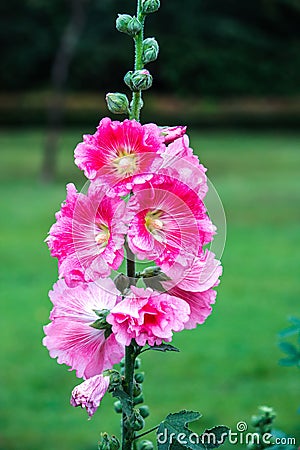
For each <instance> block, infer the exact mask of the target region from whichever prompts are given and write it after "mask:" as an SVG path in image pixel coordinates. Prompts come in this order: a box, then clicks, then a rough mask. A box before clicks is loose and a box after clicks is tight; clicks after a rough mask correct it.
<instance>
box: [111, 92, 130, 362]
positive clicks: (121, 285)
mask: <svg viewBox="0 0 300 450" xmlns="http://www.w3.org/2000/svg"><path fill="white" fill-rule="evenodd" d="M126 99H127V97H126ZM114 283H115V285H116V288H117V289H118V290H119V291H120V292H121V293H122V294H123V293H124V292H125V291H126V289H128V288H129V286H130V280H129V278H128V277H127V276H126V275H124V273H119V274H118V275H117V276H116V277H115V278H114ZM123 365H124V364H123Z"/></svg>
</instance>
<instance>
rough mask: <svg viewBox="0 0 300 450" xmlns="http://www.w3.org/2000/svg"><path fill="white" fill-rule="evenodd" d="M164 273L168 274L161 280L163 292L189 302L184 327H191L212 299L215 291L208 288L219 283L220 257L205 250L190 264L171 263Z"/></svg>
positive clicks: (208, 310) (201, 318) (200, 320)
mask: <svg viewBox="0 0 300 450" xmlns="http://www.w3.org/2000/svg"><path fill="white" fill-rule="evenodd" d="M165 273H166V274H167V276H168V277H169V278H170V280H169V281H163V282H162V283H161V284H162V286H163V288H164V289H166V292H167V293H168V294H170V295H173V296H175V297H178V298H181V299H183V300H185V301H186V302H187V303H188V304H189V306H190V309H191V313H190V317H189V320H188V322H187V323H186V324H185V326H184V327H185V328H187V329H191V328H195V327H196V326H197V324H201V323H203V322H204V321H205V319H206V318H207V317H208V316H209V315H210V313H211V311H212V307H211V305H212V304H213V303H215V298H216V295H217V293H216V291H215V290H214V289H212V288H213V287H215V286H217V285H218V284H219V277H220V276H221V275H222V266H221V263H220V261H218V260H217V259H215V255H214V254H213V253H212V252H210V251H208V250H207V251H206V252H205V253H204V254H203V255H202V257H201V258H195V259H194V261H193V263H192V264H191V266H188V267H185V268H184V267H182V266H181V265H180V264H174V265H173V267H171V268H170V269H168V270H166V272H165Z"/></svg>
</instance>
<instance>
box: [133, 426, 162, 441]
mask: <svg viewBox="0 0 300 450" xmlns="http://www.w3.org/2000/svg"><path fill="white" fill-rule="evenodd" d="M158 427H159V425H156V426H155V427H153V428H150V430H147V431H144V433H141V434H139V435H137V436H135V439H140V438H141V437H143V436H146V435H147V434H149V433H152V431H155V430H157V428H158Z"/></svg>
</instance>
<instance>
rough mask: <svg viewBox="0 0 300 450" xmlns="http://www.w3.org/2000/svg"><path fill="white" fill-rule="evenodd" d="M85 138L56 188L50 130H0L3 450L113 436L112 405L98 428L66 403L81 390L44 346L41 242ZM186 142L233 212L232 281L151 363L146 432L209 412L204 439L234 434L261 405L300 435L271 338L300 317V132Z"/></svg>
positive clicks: (293, 374) (292, 377)
mask: <svg viewBox="0 0 300 450" xmlns="http://www.w3.org/2000/svg"><path fill="white" fill-rule="evenodd" d="M82 131H84V132H86V131H92V130H81V131H79V130H69V131H67V132H65V133H64V135H63V138H62V143H61V146H62V150H61V152H60V155H59V164H58V166H59V178H58V181H57V182H56V183H55V184H54V185H52V186H45V185H42V184H40V183H39V182H38V172H39V168H40V166H41V148H42V145H43V141H44V133H43V131H42V130H27V131H22V130H17V129H14V130H7V131H5V130H4V131H3V130H2V132H1V133H0V145H1V165H0V172H1V198H2V206H1V233H0V239H1V255H2V257H1V263H2V268H1V272H0V277H1V286H2V292H3V295H2V301H1V305H0V308H1V310H0V317H1V326H0V342H1V350H0V351H1V353H0V361H1V371H0V399H1V400H0V450H11V449H12V450H19V449H20V450H21V449H22V450H56V449H57V450H71V449H72V450H91V449H96V448H97V445H96V443H97V439H98V436H99V433H100V431H105V430H106V431H108V432H110V433H118V420H119V416H116V415H115V413H114V412H112V408H111V405H112V399H111V398H110V397H109V396H106V398H105V400H104V402H103V406H102V407H101V409H100V410H99V411H98V413H97V414H96V415H95V416H94V418H93V419H92V420H91V421H88V420H87V418H86V414H85V412H84V411H81V410H79V409H75V408H72V407H71V406H69V394H70V391H71V389H72V388H73V386H74V385H75V384H77V383H78V381H77V380H76V378H75V376H74V374H73V373H69V372H68V370H67V368H66V367H65V366H59V365H57V364H56V362H55V361H54V360H52V359H50V357H49V355H48V352H47V350H46V349H45V348H43V347H42V344H41V340H42V336H43V331H42V326H43V325H44V324H46V323H47V322H48V316H49V311H50V309H51V304H50V302H49V301H48V299H47V291H48V290H49V289H50V288H51V286H52V284H53V283H54V281H55V280H56V277H57V269H56V261H55V260H52V259H51V258H50V256H49V253H48V249H47V247H46V245H45V244H44V243H43V240H44V238H45V236H46V233H47V231H48V229H49V227H50V225H51V224H52V222H53V221H54V212H55V211H57V210H58V209H59V206H60V203H61V201H62V200H63V199H64V198H65V187H64V185H65V183H66V182H69V181H74V180H75V182H76V183H77V186H78V187H79V188H80V187H81V186H82V185H83V182H84V180H83V177H82V176H81V174H80V172H79V170H78V169H77V168H76V167H75V166H74V164H73V156H72V154H73V149H74V146H75V144H76V143H77V142H78V141H80V140H81V133H82ZM191 143H192V146H193V148H194V149H196V150H197V152H198V154H199V156H200V158H201V161H202V162H203V163H204V164H205V165H206V166H207V167H209V178H210V180H211V181H212V182H213V183H214V185H215V187H216V189H217V191H218V193H219V195H220V197H221V198H222V201H223V204H224V208H225V211H226V215H227V221H228V237H227V244H226V248H225V253H224V256H223V265H224V275H223V277H222V282H221V285H220V287H219V289H218V290H219V293H218V297H217V303H216V305H215V307H214V311H213V314H212V316H211V317H210V318H209V319H208V320H207V322H206V323H205V324H204V325H203V326H201V327H199V328H198V329H196V330H192V331H188V332H183V333H181V334H179V335H177V336H176V337H175V339H174V344H175V345H177V346H178V347H180V348H181V350H182V351H181V353H179V354H175V353H174V354H166V355H165V354H160V353H156V352H148V353H146V354H145V355H144V358H143V368H144V370H145V371H146V373H147V378H146V383H145V387H144V390H145V396H146V401H147V403H148V404H149V406H150V407H151V412H152V414H151V416H150V418H149V420H148V425H149V427H150V426H152V425H155V424H156V423H157V422H158V421H159V420H160V419H162V418H163V417H164V416H165V415H166V414H167V413H168V412H169V411H173V412H175V411H178V410H180V409H182V408H188V409H194V410H199V411H201V412H202V413H203V415H204V417H203V419H201V421H200V422H199V427H198V428H197V426H195V427H194V429H195V430H196V431H199V430H200V429H203V428H204V427H210V426H213V425H215V424H217V423H224V424H226V425H229V426H230V427H232V429H233V431H235V430H236V423H237V422H238V421H240V420H245V421H249V418H250V416H251V415H252V414H254V413H256V408H257V406H259V405H262V404H266V405H269V406H273V407H274V408H275V410H276V411H277V413H278V418H277V421H276V425H277V427H278V428H282V429H283V430H284V431H286V432H288V433H290V434H292V435H297V437H298V438H299V437H300V431H299V415H297V408H298V406H299V405H300V396H299V371H297V369H296V368H283V367H280V366H278V359H279V358H280V357H281V356H282V354H281V352H280V350H279V349H278V347H277V338H276V335H277V332H278V331H279V330H281V329H283V328H285V327H286V326H287V322H286V319H287V317H288V316H289V315H298V316H299V306H298V305H299V298H300V282H299V267H300V226H299V222H300V207H299V206H300V176H299V168H300V134H280V133H279V132H278V133H259V134H258V133H250V132H247V133H246V132H245V133H243V132H216V131H211V132H193V133H191Z"/></svg>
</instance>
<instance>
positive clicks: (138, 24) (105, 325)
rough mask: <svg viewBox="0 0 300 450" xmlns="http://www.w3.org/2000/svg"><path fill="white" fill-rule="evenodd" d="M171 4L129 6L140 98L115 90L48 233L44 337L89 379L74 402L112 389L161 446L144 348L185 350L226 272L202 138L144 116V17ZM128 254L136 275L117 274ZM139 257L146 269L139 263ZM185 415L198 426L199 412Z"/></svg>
mask: <svg viewBox="0 0 300 450" xmlns="http://www.w3.org/2000/svg"><path fill="white" fill-rule="evenodd" d="M159 7H160V0H137V11H136V15H135V16H130V15H129V14H120V15H119V16H118V18H117V21H116V27H117V30H118V31H120V32H122V33H125V34H126V35H128V36H130V37H131V38H133V40H134V45H135V60H134V67H133V70H130V71H128V72H127V74H126V75H125V77H124V82H125V84H126V85H127V87H129V89H130V90H131V91H132V99H131V101H130V100H129V99H128V98H127V95H126V94H123V93H118V92H116V93H110V94H107V96H106V101H107V104H108V109H109V110H110V111H111V112H113V113H116V114H123V113H125V114H128V119H125V120H123V121H113V120H111V119H110V118H108V117H106V118H103V119H102V120H101V121H100V123H99V126H98V127H97V130H96V132H95V133H94V134H87V135H84V137H83V141H82V142H80V143H79V144H78V145H77V147H76V149H75V152H74V156H75V163H76V165H77V166H78V167H79V169H81V170H83V172H84V174H85V176H86V177H87V179H88V186H87V188H86V189H85V190H84V191H82V192H78V191H77V190H76V188H75V186H74V185H73V184H72V183H69V184H68V185H67V196H66V200H65V202H64V203H63V204H62V206H61V209H60V211H59V212H57V213H56V216H55V217H56V222H55V223H54V225H52V227H51V229H50V231H49V235H48V237H47V238H46V242H47V244H48V246H49V249H50V252H51V255H52V256H53V257H55V258H57V260H58V275H59V280H58V281H57V283H55V285H54V287H53V290H52V291H50V293H49V297H50V300H51V302H52V304H53V308H52V311H51V313H50V323H49V324H48V325H46V326H45V327H44V332H45V337H44V339H43V344H44V345H45V346H46V347H47V348H48V350H49V353H50V356H51V357H52V358H57V362H58V363H59V364H66V365H67V366H69V368H70V370H75V371H76V375H77V377H78V378H83V380H84V381H83V382H82V383H81V384H79V385H77V386H76V387H75V388H74V389H73V391H72V394H71V400H70V403H71V405H72V406H74V407H77V406H80V407H81V408H82V409H85V410H86V412H87V414H88V416H89V417H90V418H91V417H92V416H94V414H95V412H96V410H97V409H98V407H99V405H100V403H101V401H102V398H103V397H104V395H105V394H106V392H109V393H112V395H113V397H114V398H116V399H117V401H116V402H115V403H114V407H115V410H116V412H118V413H121V414H122V420H121V435H122V436H121V438H122V439H121V441H122V442H121V446H122V450H132V449H133V448H146V449H147V450H152V444H151V442H150V445H149V441H144V443H143V442H141V445H140V444H139V446H138V447H137V446H136V444H135V442H134V441H136V440H137V439H139V438H140V437H142V436H144V435H146V434H148V433H149V432H151V431H153V430H154V429H156V428H158V427H155V428H154V429H151V430H149V431H146V432H143V433H141V430H142V429H143V427H144V425H145V421H144V419H145V418H146V417H147V415H148V414H149V411H148V408H147V406H146V405H143V406H141V403H142V402H143V393H142V383H143V381H144V374H143V373H141V372H138V373H136V371H135V370H136V369H137V368H138V367H139V364H140V362H139V359H138V356H139V355H140V354H141V353H143V352H145V351H147V350H157V351H163V352H166V351H178V349H176V348H175V347H173V346H172V345H170V342H171V341H172V338H173V334H174V333H176V332H180V331H182V330H183V329H190V328H195V327H196V326H197V325H198V324H202V323H203V322H204V321H205V320H206V318H207V317H208V316H209V314H210V313H211V310H212V304H213V303H214V302H215V297H216V292H215V290H214V288H215V286H217V285H218V283H219V278H220V276H221V274H222V268H221V265H220V262H219V261H218V260H217V259H216V257H215V255H214V254H213V253H212V251H211V250H210V249H208V248H206V246H208V245H209V244H210V243H211V242H212V240H213V238H214V235H215V233H216V228H215V226H214V225H213V223H212V221H211V218H210V217H209V215H208V212H207V210H206V206H205V203H204V198H205V195H206V193H207V178H206V168H205V167H204V166H203V165H202V164H200V162H199V159H198V157H197V156H195V155H194V153H193V150H192V149H191V148H190V144H189V138H188V136H187V134H186V127H185V126H174V127H159V126H157V125H156V124H154V123H148V124H145V125H142V124H141V123H140V111H141V108H142V106H143V101H142V91H143V90H146V89H149V87H150V86H151V84H152V75H151V74H150V72H149V71H148V70H147V69H145V65H146V64H148V63H150V62H152V61H154V60H155V59H156V58H157V56H158V53H159V46H158V43H157V41H156V40H155V38H146V39H144V23H145V19H146V17H147V16H148V15H150V14H152V13H154V12H156V11H157V10H158V9H159ZM125 260H126V275H125V274H124V273H122V272H120V273H118V274H117V276H116V274H115V272H116V271H118V270H122V269H120V268H122V267H123V265H122V264H123V261H125ZM137 260H138V261H137ZM149 261H152V263H155V264H156V266H154V267H148V263H149ZM137 262H138V263H142V262H144V263H145V264H146V265H147V267H146V269H144V270H143V271H141V272H137V271H136V263H137ZM138 270H141V269H138ZM115 364H120V369H119V370H116V368H115V367H114V366H115ZM184 413H186V411H182V412H181V413H179V414H183V415H184ZM180 421H181V422H182V423H183V424H184V430H187V428H186V424H187V422H188V421H189V420H182V418H181V419H180ZM180 421H179V422H180ZM163 423H164V422H162V424H163ZM162 424H161V425H162ZM145 442H146V444H147V445H146V444H145ZM98 444H99V449H101V450H119V447H120V443H119V440H118V439H117V438H116V437H115V436H109V435H107V434H106V433H104V434H101V438H100V441H99V443H98Z"/></svg>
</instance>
